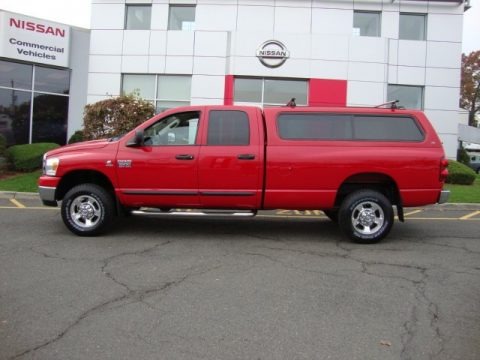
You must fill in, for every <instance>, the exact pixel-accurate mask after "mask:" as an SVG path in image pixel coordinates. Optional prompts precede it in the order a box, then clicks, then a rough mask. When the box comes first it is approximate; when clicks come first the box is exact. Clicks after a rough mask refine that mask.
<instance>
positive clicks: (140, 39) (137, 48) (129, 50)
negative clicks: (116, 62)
mask: <svg viewBox="0 0 480 360" xmlns="http://www.w3.org/2000/svg"><path fill="white" fill-rule="evenodd" d="M149 47H150V31H148V30H125V32H124V34H123V54H124V55H147V54H148V51H149Z"/></svg>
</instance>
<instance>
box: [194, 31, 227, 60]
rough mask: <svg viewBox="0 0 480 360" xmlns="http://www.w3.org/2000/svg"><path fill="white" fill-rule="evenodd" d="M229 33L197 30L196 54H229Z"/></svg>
mask: <svg viewBox="0 0 480 360" xmlns="http://www.w3.org/2000/svg"><path fill="white" fill-rule="evenodd" d="M228 51H229V49H228V33H227V32H223V31H222V32H211V31H197V32H195V55H196V56H224V57H225V56H227V52H228Z"/></svg>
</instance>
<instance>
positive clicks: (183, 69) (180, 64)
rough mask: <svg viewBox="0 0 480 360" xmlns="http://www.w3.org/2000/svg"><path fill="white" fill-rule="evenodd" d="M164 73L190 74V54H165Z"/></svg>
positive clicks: (191, 70)
mask: <svg viewBox="0 0 480 360" xmlns="http://www.w3.org/2000/svg"><path fill="white" fill-rule="evenodd" d="M165 73H167V74H187V75H189V74H192V73H193V57H192V56H167V58H166V65H165Z"/></svg>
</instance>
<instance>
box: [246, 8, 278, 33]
mask: <svg viewBox="0 0 480 360" xmlns="http://www.w3.org/2000/svg"><path fill="white" fill-rule="evenodd" d="M274 13H275V8H274V7H273V6H239V7H238V19H237V31H271V32H273V20H274Z"/></svg>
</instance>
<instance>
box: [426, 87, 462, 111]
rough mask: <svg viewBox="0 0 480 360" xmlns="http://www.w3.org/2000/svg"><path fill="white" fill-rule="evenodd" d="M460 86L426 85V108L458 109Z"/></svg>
mask: <svg viewBox="0 0 480 360" xmlns="http://www.w3.org/2000/svg"><path fill="white" fill-rule="evenodd" d="M459 97H460V88H450V87H439V86H426V87H425V106H424V107H425V109H430V110H454V111H458V99H459Z"/></svg>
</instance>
